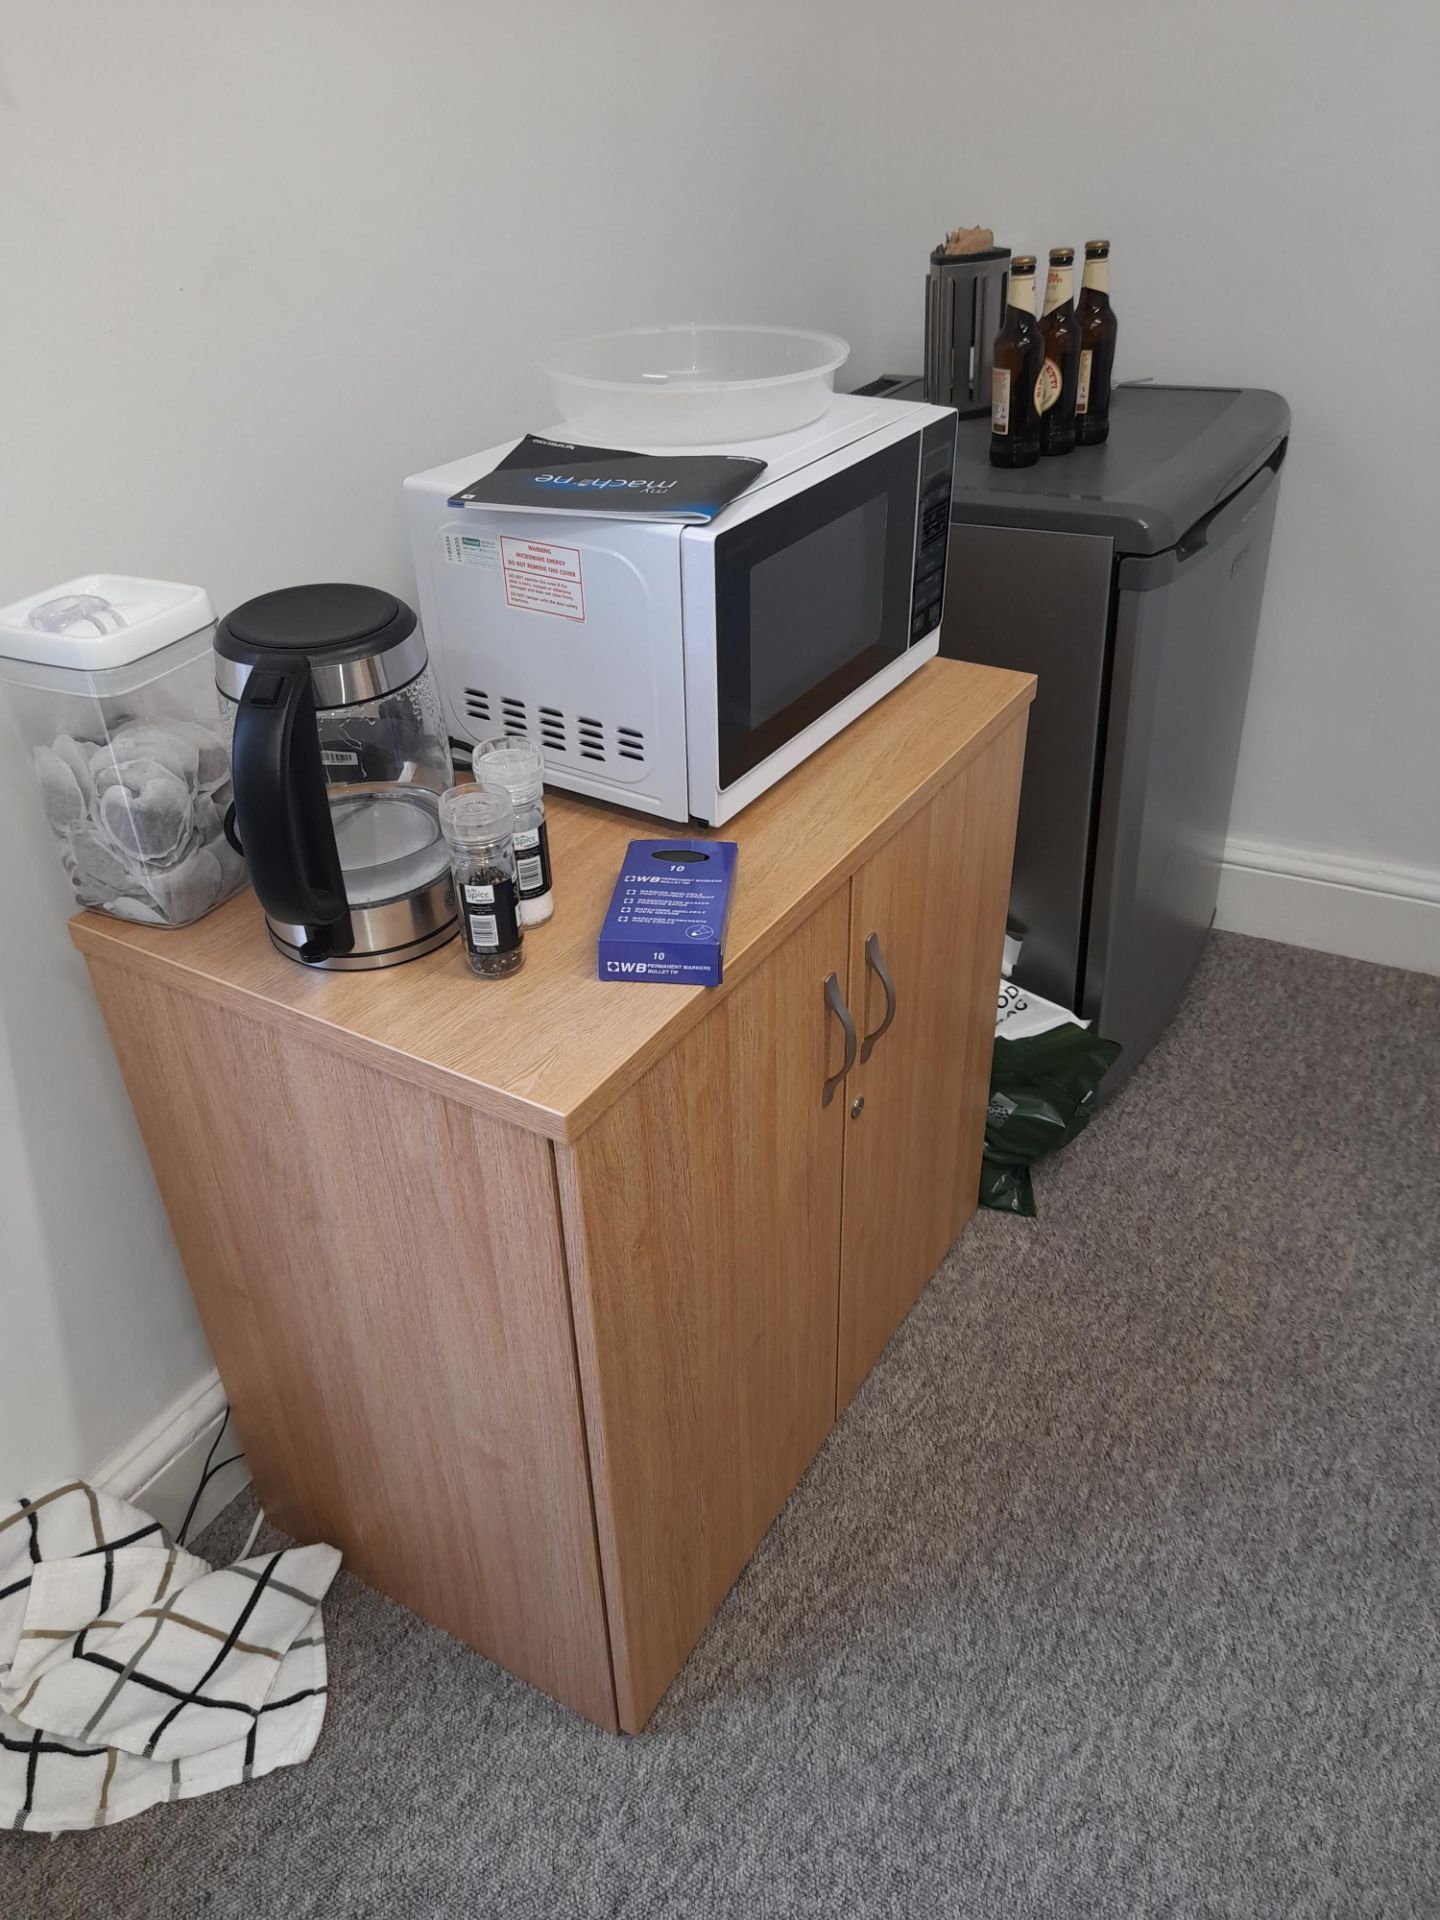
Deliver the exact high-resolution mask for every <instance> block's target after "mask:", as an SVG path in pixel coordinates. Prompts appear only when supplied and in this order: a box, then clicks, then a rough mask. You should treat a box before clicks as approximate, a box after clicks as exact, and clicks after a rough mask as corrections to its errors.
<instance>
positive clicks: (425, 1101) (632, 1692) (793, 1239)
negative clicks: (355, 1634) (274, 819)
mask: <svg viewBox="0 0 1440 1920" xmlns="http://www.w3.org/2000/svg"><path fill="white" fill-rule="evenodd" d="M1032 692H1033V682H1032V681H1031V680H1030V679H1029V678H1028V677H1026V676H1022V675H1018V674H1006V673H1001V672H998V671H993V670H989V669H984V668H978V667H971V666H966V665H961V664H959V663H953V662H936V663H933V664H932V665H931V666H929V667H927V668H925V669H924V670H923V671H922V672H920V673H919V674H917V675H916V676H915V677H914V678H913V679H912V680H910V681H908V682H906V683H905V685H904V686H902V687H901V688H899V689H897V691H896V692H895V693H893V694H892V695H890V696H889V698H888V699H886V700H885V701H884V702H882V703H881V705H880V706H879V707H878V708H876V709H875V710H874V711H873V712H872V713H871V714H868V715H866V716H864V717H863V718H862V719H861V720H859V721H857V722H856V723H855V725H854V726H852V727H851V728H850V729H849V730H848V731H847V732H846V733H845V734H843V735H842V736H840V738H839V739H837V740H836V741H834V742H832V743H831V744H830V745H829V746H827V747H826V748H825V749H823V750H822V751H821V752H820V753H819V754H817V755H816V756H815V757H814V758H813V759H812V760H810V761H808V762H807V763H806V764H805V765H804V766H802V767H801V768H799V769H798V770H797V771H796V772H795V773H794V774H792V775H791V776H790V777H789V779H787V780H786V781H785V782H783V783H782V784H781V786H779V787H778V788H776V789H775V790H774V791H773V792H772V793H770V794H768V795H766V796H764V798H762V799H761V800H759V801H757V802H756V803H755V804H754V805H753V806H752V807H750V808H748V809H747V810H746V812H745V813H744V814H743V815H742V816H741V817H740V818H739V819H738V820H737V821H736V822H735V823H734V824H733V825H732V826H731V827H730V828H728V829H725V830H724V837H727V838H732V839H734V840H736V841H738V842H739V845H740V850H741V852H740V866H739V883H738V888H737V895H736V901H735V909H734V913H733V915H732V920H731V925H730V929H729V934H728V938H727V943H726V961H725V972H726V979H725V983H724V985H723V986H722V987H720V988H718V989H714V990H710V991H707V990H705V989H700V988H686V987H673V986H652V985H645V986H640V985H637V984H617V983H610V982H601V981H599V980H597V978H596V969H595V940H596V935H597V933H598V929H599V926H600V922H601V920H602V918H603V915H604V908H605V903H606V901H607V899H608V896H609V890H610V886H611V884H612V882H613V879H614V875H615V873H616V872H617V871H618V868H619V865H620V861H621V857H622V855H623V852H624V847H625V843H626V841H627V840H628V839H630V838H631V837H632V836H634V835H636V834H638V833H642V832H644V831H645V828H644V826H643V823H640V822H637V821H635V820H633V819H631V818H627V817H624V816H621V815H617V814H614V813H612V812H609V811H607V810H605V809H602V808H597V807H592V806H587V805H585V804H582V803H578V802H570V801H566V800H564V799H558V798H557V799H556V800H555V801H554V802H553V803H552V806H551V844H552V850H553V852H554V857H555V867H556V876H557V898H556V913H555V918H554V920H553V921H552V922H551V923H550V925H549V926H547V927H545V928H543V929H540V930H539V931H538V932H537V933H536V934H534V935H532V936H531V937H530V938H529V940H527V959H526V965H525V967H524V969H523V970H522V972H521V973H519V974H518V975H516V976H515V977H514V979H513V980H510V981H507V982H505V983H504V984H503V985H502V984H488V983H487V984H481V983H479V982H476V981H475V980H474V979H473V978H472V977H471V976H470V975H469V973H468V971H467V970H466V968H465V966H464V962H463V958H462V956H461V955H460V953H459V951H458V949H455V948H452V949H450V950H448V951H444V950H442V951H441V952H439V953H435V954H432V955H429V956H427V957H426V958H425V959H423V960H419V961H415V962H412V963H411V964H409V965H408V966H405V967H401V968H397V969H394V970H393V971H389V972H381V973H368V974H365V973H361V974H311V973H307V972H306V971H305V970H304V969H302V968H300V967H298V966H296V965H295V964H294V963H293V962H291V961H289V960H286V959H283V958H282V957H281V956H280V955H278V954H277V953H276V952H275V951H274V950H273V949H272V948H271V947H270V946H269V944H268V941H267V940H266V938H265V934H264V929H263V922H262V920H261V917H260V914H259V911H258V909H257V908H256V906H255V903H254V901H253V900H251V899H249V898H248V897H241V898H239V899H236V900H234V901H231V902H230V903H228V904H227V905H226V906H225V907H224V908H222V909H221V910H220V911H219V912H217V913H215V914H212V915H211V916H210V917H209V918H207V919H206V920H203V921H200V922H198V923H197V924H196V925H195V926H193V927H189V928H184V929H175V930H171V929H155V928H146V927H140V926H130V925H126V924H124V923H122V922H119V921H113V920H106V919H103V918H100V917H98V916H94V915H83V916H81V917H80V918H79V919H78V920H76V921H75V922H74V923H72V924H73V933H74V937H75V940H76V943H77V945H78V946H80V948H81V949H82V951H83V952H84V953H85V955H86V958H87V961H88V963H89V966H90V969H91V974H92V978H93V980H94V983H95V988H96V992H97V994H98V995H99V998H100V1002H101V1005H102V1007H103V1009H104V1012H105V1016H106V1020H107V1022H108V1025H109V1028H110V1032H111V1035H112V1038H113V1040H114V1044H115V1048H116V1052H117V1055H118V1057H119V1059H120V1063H121V1067H122V1070H123V1071H124V1074H125V1078H126V1082H127V1085H128V1087H129V1090H130V1094H131V1098H132V1100H133V1102H134V1105H135V1109H136V1112H137V1114H138V1116H139V1119H140V1123H141V1126H142V1129H143V1131H144V1134H145V1138H146V1143H147V1146H148V1148H149V1151H150V1155H151V1159H152V1161H153V1163H154V1166H155V1170H156V1175H157V1178H158V1180H159V1183H160V1188H161V1192H162V1194H163V1196H164V1199H165V1203H166V1207H167V1209H168V1211H169V1214H170V1219H171V1222H172V1224H173V1226H174V1229H175V1235H176V1239H177V1242H178V1244H179V1247H180V1251H181V1255H182V1258H183V1259H184V1261H185V1265H186V1270H187V1272H188V1274H189V1276H190V1281H191V1285H192V1288H193V1290H194V1293H195V1297H196V1301H197V1303H198V1305H199V1308H200V1312H201V1315H202V1318H203V1320H204V1322H205V1327H206V1331H207V1333H208V1335H209V1338H210V1342H211V1345H212V1348H213V1349H214V1352H215V1356H216V1360H217V1363H218V1365H219V1368H220V1372H221V1376H222V1378H223V1380H224V1382H225V1386H226V1390H227V1392H228V1394H229V1396H230V1399H231V1402H232V1405H233V1407H234V1411H235V1418H236V1424H237V1427H238V1429H239V1433H240V1436H241V1439H242V1440H243V1442H244V1444H245V1447H246V1451H247V1453H248V1454H249V1457H250V1461H251V1466H252V1469H253V1472H254V1476H255V1481H256V1485H257V1488H258V1490H259V1494H260V1497H261V1499H262V1501H263V1502H264V1503H265V1506H266V1508H267V1510H268V1511H269V1513H270V1514H271V1516H272V1517H273V1518H274V1519H275V1520H276V1522H277V1523H278V1524H279V1525H281V1526H283V1527H284V1528H286V1529H287V1530H288V1531H290V1532H292V1533H295V1534H296V1535H297V1536H299V1537H301V1538H307V1539H309V1538H328V1539H330V1540H333V1541H334V1542H336V1544H338V1545H339V1546H341V1547H342V1548H343V1549H344V1551H345V1553H346V1556H347V1559H348V1561H349V1562H350V1564H351V1565H352V1566H353V1567H354V1568H355V1570H356V1571H357V1572H359V1573H360V1574H361V1575H362V1576H363V1577H365V1578H366V1579H368V1580H370V1581H372V1582H373V1583H374V1584H375V1585H377V1586H379V1587H381V1588H382V1589H384V1590H385V1591H386V1592H389V1593H392V1594H394V1595H395V1596H396V1597H397V1598H399V1599H401V1600H403V1601H404V1602H405V1603H406V1604H408V1605H410V1606H412V1607H414V1608H415V1609H416V1610H417V1611H419V1612H420V1613H422V1614H424V1615H425V1616H426V1617H427V1618H429V1619H432V1620H434V1621H436V1622H437V1623H438V1624H439V1625H441V1626H444V1627H446V1628H447V1629H448V1630H449V1631H451V1632H453V1633H455V1634H457V1635H458V1636H460V1637H461V1638H463V1639H465V1640H467V1641H469V1642H470V1643H471V1644H472V1645H474V1646H476V1647H478V1648H479V1649H480V1650H481V1651H482V1652H485V1653H487V1654H489V1655H490V1656H491V1657H493V1658H495V1659H496V1660H499V1661H500V1662H502V1663H503V1664H504V1665H506V1666H508V1667H510V1668H512V1669H513V1670H514V1671H515V1672H517V1673H519V1674H521V1675H523V1676H524V1677H525V1678H526V1679H528V1680H530V1681H532V1682H533V1683H534V1684H536V1685H538V1686H540V1687H543V1688H545V1689H546V1690H547V1691H548V1692H550V1693H553V1694H554V1695H555V1696H556V1697H557V1698H559V1699H561V1700H564V1701H566V1702H567V1703H569V1704H570V1705H571V1706H573V1707H575V1708H576V1709H577V1710H578V1711H579V1712H581V1713H583V1714H586V1715H587V1716H588V1717H590V1718H591V1719H593V1720H595V1721H596V1722H597V1723H598V1724H600V1725H601V1726H606V1727H612V1728H613V1727H624V1728H627V1729H630V1730H632V1731H636V1730H638V1729H639V1728H640V1727H642V1726H643V1725H644V1723H645V1720H646V1719H647V1718H648V1716H649V1714H650V1712H651V1711H652V1710H653V1708H654V1706H655V1704H656V1702H657V1701H658V1700H659V1698H660V1696H661V1695H662V1694H663V1692H664V1691H665V1688H666V1687H667V1686H668V1685H669V1683H670V1681H671V1679H672V1678H673V1677H674V1675H675V1673H676V1671H677V1669H678V1668H679V1666H680V1665H681V1663H682V1662H683V1661H684V1659H685V1657H686V1655H687V1653H688V1652H689V1650H690V1648H691V1647H692V1646H693V1644H694V1642H695V1640H696V1639H697V1638H698V1636H699V1634H700V1633H701V1631H702V1630H703V1628H704V1626H705V1624H706V1622H707V1621H708V1620H709V1619H710V1617H711V1615H712V1614H713V1613H714V1611H715V1609H716V1607H717V1606H718V1605H719V1603H720V1601H721V1599H722V1598H723V1597H724V1594H725V1592H726V1590H727V1589H728V1587H729V1586H730V1584H731V1583H732V1582H733V1580H734V1579H735V1577H736V1576H737V1574H738V1573H739V1572H740V1570H741V1568H742V1567H743V1566H744V1564H745V1562H746V1560H747V1559H748V1558H749V1556H750V1554H751V1552H752V1551H753V1550H754V1547H755V1545H756V1543H757V1541H758V1540H759V1539H760V1537H761V1536H762V1534H763V1533H764V1532H765V1530H766V1528H767V1527H768V1526H769V1525H770V1522H771V1521H772V1520H773V1518H774V1516H775V1514H776V1513H777V1511H778V1510H779V1508H780V1506H781V1505H782V1503H783V1502H784V1500H785V1499H786V1497H787V1496H788V1494H789V1493H790V1491H791V1490H792V1488H793V1487H794V1485H795V1484H796V1482H797V1480H798V1479H799V1477H800V1475H801V1474H802V1473H803V1472H804V1470H805V1467H806V1466H807V1464H808V1463H809V1461H810V1460H811V1459H812V1458H813V1456H814V1454H815V1452H816V1450H817V1449H818V1448H819V1446H820V1444H821V1442H822V1441H823V1440H824V1438H825V1435H826V1433H827V1432H828V1430H829V1428H830V1426H831V1424H832V1423H833V1421H834V1419H835V1417H836V1415H837V1412H838V1411H839V1410H841V1409H843V1407H844V1405H845V1403H846V1402H847V1401H848V1399H849V1398H850V1396H851V1394H852V1393H853V1392H854V1390H855V1388H856V1386H857V1385H858V1384H859V1382H860V1381H861V1380H862V1379H863V1377H864V1375H865V1373H866V1372H867V1371H868V1369H869V1367H870V1366H871V1365H872V1364H873V1362H874V1360H875V1358H876V1356H877V1355H878V1354H879V1352H880V1351H881V1349H882V1348H883V1347H884V1345H885V1342H886V1341H887V1340H888V1338H889V1337H890V1334H891V1333H892V1332H893V1330H894V1328H895V1327H896V1325H898V1323H899V1322H900V1320H901V1319H903V1317H904V1315H905V1313H906V1312H907V1311H908V1309H909V1307H910V1306H911V1304H912V1303H913V1302H914V1300H915V1298H916V1296H917V1295H918V1294H919V1292H920V1290H921V1289H922V1288H923V1286H924V1284H925V1282H926V1280H927V1279H928V1278H929V1276H930V1274H931V1273H932V1272H933V1271H934V1269H935V1267H936V1266H937V1264H938V1263H939V1261H940V1259H941V1258H942V1257H943V1255H944V1254H945V1252H946V1250H947V1248H948V1247H949V1246H950V1245H951V1244H952V1242H953V1240H954V1238H955V1236H956V1234H957V1233H958V1232H959V1231H960V1229H961V1227H962V1226H963V1224H964V1222H965V1220H966V1219H967V1218H968V1216H969V1213H970V1211H971V1208H972V1207H973V1205H974V1200H975V1193H976V1188H977V1182H978V1171H979V1155H980V1145H981V1138H982V1129H983V1117H984V1105H985V1093H986V1088H987V1086H988V1079H989V1058H990V1046H991V1039H992V1035H993V1024H994V995H995V987H996V982H997V979H998V975H999V962H1000V944H1001V939H1002V935H1003V925H1004V910H1005V897H1006V893H1007V889H1008V881H1009V866H1010V854H1011V848H1012V844H1013V837H1014V822H1015V809H1016V802H1017V799H1018V792H1019V775H1020V763H1021V755H1022V751H1023V743H1024V732H1025V716H1026V709H1027V707H1028V703H1029V700H1030V698H1031V695H1032ZM887 978H888V983H889V984H888V987H887ZM827 983H832V984H831V985H830V989H829V993H828V995H827ZM842 1010H843V1012H844V1014H845V1016H846V1017H847V1018H848V1017H852V1016H853V1024H854V1026H855V1029H856V1046H855V1057H854V1059H853V1063H852V1064H850V1065H849V1066H848V1069H846V1070H845V1071H844V1073H843V1076H842V1077H839V1078H837V1076H840V1075H841V1069H842V1068H844V1067H845V1061H846V1046H845V1040H844V1035H843V1030H842V1018H841V1011H842ZM882 1028H883V1031H882ZM827 1081H831V1082H834V1083H835V1092H834V1094H833V1097H832V1098H831V1099H830V1100H829V1101H828V1102H827V1101H826V1100H825V1099H824V1088H825V1086H826V1083H827Z"/></svg>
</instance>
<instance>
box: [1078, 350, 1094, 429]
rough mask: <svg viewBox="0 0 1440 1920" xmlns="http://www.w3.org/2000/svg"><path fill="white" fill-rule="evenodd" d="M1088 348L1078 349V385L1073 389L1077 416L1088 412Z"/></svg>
mask: <svg viewBox="0 0 1440 1920" xmlns="http://www.w3.org/2000/svg"><path fill="white" fill-rule="evenodd" d="M1091 358H1092V355H1091V350H1090V348H1089V347H1082V348H1081V349H1080V384H1079V386H1078V387H1077V388H1076V389H1075V411H1076V413H1077V414H1080V413H1088V412H1089V411H1090V361H1091Z"/></svg>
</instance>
